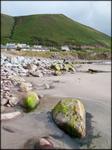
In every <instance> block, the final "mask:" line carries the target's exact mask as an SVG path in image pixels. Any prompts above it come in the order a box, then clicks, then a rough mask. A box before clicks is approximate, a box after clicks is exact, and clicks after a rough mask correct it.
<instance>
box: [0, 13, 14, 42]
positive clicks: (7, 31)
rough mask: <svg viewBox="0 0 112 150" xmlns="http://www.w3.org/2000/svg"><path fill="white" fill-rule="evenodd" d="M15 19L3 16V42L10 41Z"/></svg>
mask: <svg viewBox="0 0 112 150" xmlns="http://www.w3.org/2000/svg"><path fill="white" fill-rule="evenodd" d="M13 25H14V18H13V17H11V16H8V15H5V14H1V39H2V42H7V41H9V38H10V36H11V32H12V30H13Z"/></svg>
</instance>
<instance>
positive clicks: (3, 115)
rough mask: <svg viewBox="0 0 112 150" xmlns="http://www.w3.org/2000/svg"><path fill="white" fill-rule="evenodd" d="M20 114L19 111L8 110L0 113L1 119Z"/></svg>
mask: <svg viewBox="0 0 112 150" xmlns="http://www.w3.org/2000/svg"><path fill="white" fill-rule="evenodd" d="M19 115H21V112H20V111H15V112H10V113H3V114H1V120H8V119H13V118H15V117H17V116H19Z"/></svg>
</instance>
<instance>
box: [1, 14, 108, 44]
mask: <svg viewBox="0 0 112 150" xmlns="http://www.w3.org/2000/svg"><path fill="white" fill-rule="evenodd" d="M1 25H2V28H1V29H2V41H4V39H7V38H8V39H10V40H11V41H13V42H22V43H28V44H42V45H46V46H57V47H58V46H61V45H65V44H67V45H77V46H80V45H90V46H99V47H100V46H101V47H110V37H109V36H108V35H106V34H104V33H101V32H99V31H97V30H95V29H92V28H90V27H88V26H85V25H82V24H80V23H78V22H76V21H73V20H72V19H70V18H68V17H66V16H64V15H62V14H39V15H30V16H20V17H10V16H6V15H2V24H1ZM12 30H13V31H12ZM5 41H6V40H5Z"/></svg>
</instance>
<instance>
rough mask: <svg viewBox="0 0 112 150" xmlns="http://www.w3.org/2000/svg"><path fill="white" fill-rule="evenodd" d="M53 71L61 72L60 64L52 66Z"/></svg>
mask: <svg viewBox="0 0 112 150" xmlns="http://www.w3.org/2000/svg"><path fill="white" fill-rule="evenodd" d="M51 69H54V70H55V71H60V70H61V68H60V64H58V63H55V64H52V65H51Z"/></svg>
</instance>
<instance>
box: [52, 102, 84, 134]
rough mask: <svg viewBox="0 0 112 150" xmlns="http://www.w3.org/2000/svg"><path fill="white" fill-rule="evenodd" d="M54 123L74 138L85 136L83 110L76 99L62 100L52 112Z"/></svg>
mask: <svg viewBox="0 0 112 150" xmlns="http://www.w3.org/2000/svg"><path fill="white" fill-rule="evenodd" d="M52 116H53V120H54V121H55V123H56V124H57V125H58V126H59V127H60V128H61V129H63V130H64V131H65V132H67V133H68V134H69V135H71V136H74V137H83V136H85V109H84V106H83V104H82V103H81V102H80V100H78V99H63V100H61V101H60V102H59V103H58V104H57V105H56V106H55V107H54V109H53V110H52Z"/></svg>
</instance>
